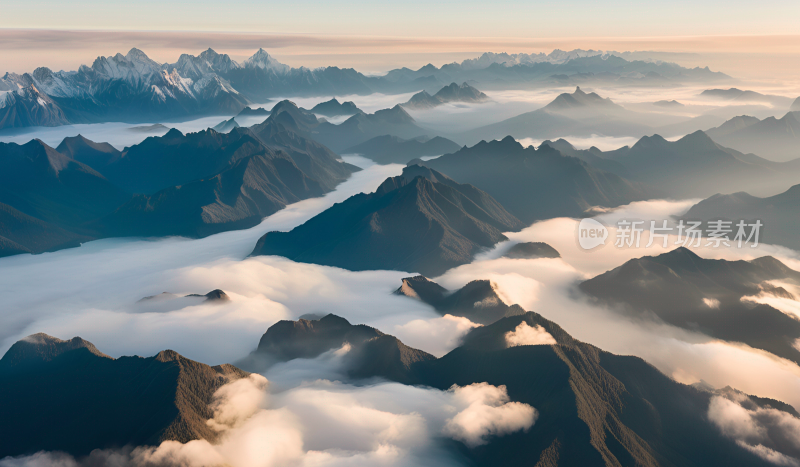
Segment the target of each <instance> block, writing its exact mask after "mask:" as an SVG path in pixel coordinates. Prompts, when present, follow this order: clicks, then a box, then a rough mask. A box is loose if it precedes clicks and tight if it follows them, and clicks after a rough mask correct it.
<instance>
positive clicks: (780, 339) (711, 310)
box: [580, 247, 800, 362]
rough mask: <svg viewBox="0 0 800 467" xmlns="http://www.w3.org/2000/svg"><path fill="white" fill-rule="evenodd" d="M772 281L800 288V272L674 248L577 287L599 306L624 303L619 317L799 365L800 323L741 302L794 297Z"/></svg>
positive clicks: (767, 259)
mask: <svg viewBox="0 0 800 467" xmlns="http://www.w3.org/2000/svg"><path fill="white" fill-rule="evenodd" d="M773 281H783V282H788V283H790V284H795V285H798V284H800V273H799V272H796V271H793V270H791V269H789V268H788V267H786V266H785V265H784V264H783V263H781V262H780V261H778V260H777V259H775V258H773V257H771V256H764V257H761V258H758V259H754V260H752V261H727V260H711V259H704V258H701V257H700V256H698V255H697V254H695V253H693V252H692V251H691V250H689V249H687V248H684V247H680V248H677V249H675V250H673V251H671V252H669V253H664V254H661V255H659V256H645V257H642V258H637V259H632V260H630V261H628V262H626V263H625V264H623V265H622V266H619V267H617V268H615V269H612V270H611V271H608V272H606V273H603V274H601V275H599V276H597V277H594V278H592V279H589V280H588V281H585V282H583V283H581V285H580V289H581V290H582V291H583V292H584V293H586V294H588V295H590V296H592V297H595V298H597V299H598V300H600V301H603V302H606V303H611V304H621V305H624V307H623V308H621V309H620V311H622V312H624V313H628V314H630V315H632V316H636V317H638V318H640V319H646V315H647V314H648V313H650V312H652V313H655V315H656V316H658V318H659V319H661V320H663V321H665V322H667V323H670V324H673V325H675V326H679V327H683V328H686V329H690V330H694V331H697V332H701V333H704V334H707V335H709V336H712V337H715V338H718V339H723V340H727V341H733V342H743V343H745V344H748V345H750V346H751V347H754V348H758V349H763V350H766V351H768V352H771V353H773V354H775V355H778V356H780V357H783V358H786V359H789V360H792V361H794V362H800V351H799V350H798V349H797V348H795V347H794V342H795V340H796V339H798V338H800V321H798V320H797V319H795V318H794V317H793V316H790V315H787V314H785V313H783V312H781V311H779V310H777V309H775V308H773V307H772V306H770V305H766V304H759V303H755V302H748V301H745V300H742V299H743V297H756V296H772V297H783V298H792V299H796V298H795V297H793V295H792V294H791V293H790V292H789V291H788V290H786V289H785V288H783V287H781V286H780V285H774V284H773Z"/></svg>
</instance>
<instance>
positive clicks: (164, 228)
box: [0, 120, 360, 256]
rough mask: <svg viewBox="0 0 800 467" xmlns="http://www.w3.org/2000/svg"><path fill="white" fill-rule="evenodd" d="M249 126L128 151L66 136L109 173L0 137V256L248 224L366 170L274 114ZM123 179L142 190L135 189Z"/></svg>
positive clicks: (77, 151) (171, 137)
mask: <svg viewBox="0 0 800 467" xmlns="http://www.w3.org/2000/svg"><path fill="white" fill-rule="evenodd" d="M252 128H253V131H251V130H250V129H246V128H234V129H233V130H231V131H230V132H229V133H227V134H222V133H219V132H216V131H214V130H212V129H208V130H205V131H201V132H198V133H190V134H188V135H183V134H182V133H180V132H179V131H178V130H174V129H173V130H170V131H169V132H168V133H167V134H166V135H164V136H163V137H150V138H147V139H146V140H145V141H144V142H142V143H141V144H138V145H135V146H132V147H130V148H126V150H125V151H124V152H123V153H122V154H120V153H119V152H118V151H116V150H114V149H113V148H112V147H110V146H109V145H107V144H105V143H101V144H98V143H94V142H92V141H89V140H88V139H86V138H84V137H82V136H79V137H76V138H66V139H65V140H64V141H63V142H62V143H61V145H60V146H59V147H61V148H62V149H63V150H65V151H66V152H68V153H69V154H70V155H74V156H75V157H77V158H80V159H83V160H86V161H87V162H91V163H92V164H95V165H96V166H97V169H98V170H99V171H102V172H103V173H104V174H105V175H107V176H108V177H110V178H111V179H112V180H111V181H109V180H108V179H106V178H105V177H104V176H103V175H101V174H100V173H99V172H97V171H95V170H94V169H92V168H90V167H89V166H87V165H85V164H83V163H82V162H79V161H77V160H75V159H73V158H72V157H71V156H68V155H65V154H62V153H60V152H58V151H56V150H54V149H52V148H50V147H49V146H47V145H45V144H44V143H42V142H41V141H38V140H34V141H31V142H30V143H27V144H25V145H23V146H19V145H16V144H2V145H0V166H1V167H0V168H2V169H3V170H4V171H5V172H3V173H5V178H3V175H0V181H4V184H3V186H2V187H0V206H2V209H0V211H1V212H2V213H1V214H0V215H2V216H3V218H4V219H5V223H4V224H3V226H2V227H0V252H2V253H0V254H2V255H3V256H6V255H10V254H19V253H24V252H32V253H41V252H44V251H51V250H55V249H59V248H67V247H70V246H78V245H79V244H80V243H81V242H84V241H88V240H92V239H96V238H102V237H109V236H161V235H185V236H190V237H203V236H206V235H210V234H213V233H217V232H221V231H224V230H231V229H242V228H248V227H252V226H254V225H256V224H258V223H259V222H260V221H261V220H262V219H263V218H264V217H266V216H268V215H270V214H273V213H275V212H276V211H278V210H280V209H282V208H283V207H285V206H286V205H287V204H290V203H294V202H297V201H300V200H303V199H307V198H310V197H316V196H322V195H323V194H325V193H327V192H328V191H331V190H333V189H334V188H335V187H336V185H338V184H339V183H340V182H342V181H344V180H345V179H346V178H347V177H348V176H349V175H350V174H351V173H352V172H354V171H357V170H360V169H358V167H355V166H353V165H350V164H346V163H343V162H342V161H340V160H338V159H336V157H337V156H336V155H335V154H334V153H333V152H331V150H329V149H328V148H326V147H325V146H323V145H321V144H319V143H317V142H315V141H312V140H309V139H307V138H304V137H303V136H301V135H299V134H297V133H295V132H292V131H290V130H287V129H286V128H285V127H284V126H282V125H280V124H277V123H275V122H273V121H270V120H268V121H267V122H265V123H264V124H261V125H256V126H254V127H252ZM254 131H257V134H256V133H254ZM118 186H123V187H124V189H125V190H129V191H130V192H139V193H142V192H144V193H142V194H137V195H134V196H133V197H131V195H128V194H126V193H125V191H123V189H120V188H118ZM159 187H163V188H159ZM153 190H155V192H152V191H153Z"/></svg>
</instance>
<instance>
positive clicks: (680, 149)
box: [542, 131, 800, 198]
mask: <svg viewBox="0 0 800 467" xmlns="http://www.w3.org/2000/svg"><path fill="white" fill-rule="evenodd" d="M545 145H548V146H551V147H555V148H556V149H558V150H559V151H561V152H562V153H564V154H565V155H570V156H573V157H577V158H579V159H581V160H583V161H585V162H586V163H588V164H589V165H591V166H593V167H596V168H598V169H601V170H605V171H608V172H612V173H615V174H618V175H620V176H623V177H626V178H628V179H629V180H633V181H637V182H641V183H644V184H646V185H647V186H648V187H650V188H651V189H652V190H653V193H658V194H659V196H661V197H664V196H668V197H674V198H687V197H703V196H710V195H712V194H714V193H730V192H733V191H737V190H743V189H744V190H751V191H754V192H756V193H769V192H774V190H775V189H776V188H778V189H785V188H788V187H789V186H791V185H792V184H794V183H796V180H797V178H798V176H800V160H795V161H791V162H783V163H781V162H772V161H768V160H766V159H763V158H761V157H758V156H756V155H754V154H742V153H741V152H739V151H736V150H733V149H729V148H726V147H723V146H721V145H720V144H717V143H715V142H714V141H712V139H711V138H709V135H707V134H706V133H704V132H702V131H696V132H694V133H692V134H689V135H686V136H684V137H683V138H681V139H679V140H677V141H668V140H666V139H664V138H662V137H661V136H659V135H657V134H656V135H653V136H645V137H643V138H641V139H640V140H639V141H637V142H636V144H634V145H633V146H630V147H629V146H624V147H622V148H619V149H615V150H612V151H601V150H600V149H598V148H596V147H592V148H590V149H585V150H577V149H575V148H574V147H572V145H570V144H569V143H568V142H566V141H563V140H560V141H556V142H550V141H547V142H544V143H542V147H544V146H545ZM759 152H760V151H759ZM781 187H783V188H781Z"/></svg>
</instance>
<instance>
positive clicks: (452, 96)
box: [403, 83, 489, 110]
mask: <svg viewBox="0 0 800 467" xmlns="http://www.w3.org/2000/svg"><path fill="white" fill-rule="evenodd" d="M488 100H489V96H487V95H486V94H484V93H482V92H480V91H478V90H477V89H475V88H474V87H472V86H470V85H469V84H467V83H461V84H460V85H459V84H456V83H450V84H448V85H447V86H445V87H443V88H442V89H440V90H439V91H438V92H437V93H436V94H434V95H430V94H428V93H427V92H426V91H420V92H418V93H417V94H414V95H413V96H411V99H409V100H408V102H406V103H405V104H403V107H405V108H408V109H415V110H423V109H431V108H433V107H438V106H440V105H442V104H447V103H449V102H466V103H479V102H486V101H488Z"/></svg>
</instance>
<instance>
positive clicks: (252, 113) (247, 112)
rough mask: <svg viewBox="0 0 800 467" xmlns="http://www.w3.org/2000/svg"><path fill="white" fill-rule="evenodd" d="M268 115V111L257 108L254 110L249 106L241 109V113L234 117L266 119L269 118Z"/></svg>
mask: <svg viewBox="0 0 800 467" xmlns="http://www.w3.org/2000/svg"><path fill="white" fill-rule="evenodd" d="M269 113H270V112H269V110H267V109H265V108H264V107H257V108H255V109H254V108H252V107H250V106H247V107H245V108H243V109H242V111H241V112H239V113H238V114H236V116H237V117H264V118H266V117H268V116H269Z"/></svg>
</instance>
